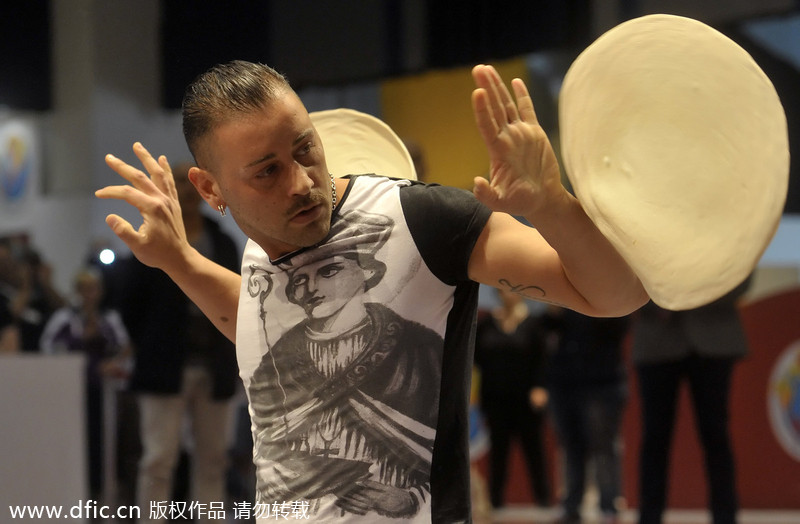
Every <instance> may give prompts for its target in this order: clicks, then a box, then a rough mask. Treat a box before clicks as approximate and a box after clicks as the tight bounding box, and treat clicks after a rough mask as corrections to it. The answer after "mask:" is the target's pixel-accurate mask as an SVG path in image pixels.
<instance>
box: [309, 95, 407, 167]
mask: <svg viewBox="0 0 800 524" xmlns="http://www.w3.org/2000/svg"><path fill="white" fill-rule="evenodd" d="M310 116H311V122H312V123H313V124H314V128H315V129H316V130H317V133H319V136H320V139H321V140H322V146H323V148H324V149H325V159H326V161H327V163H328V169H329V170H330V171H331V173H333V174H334V175H348V174H363V173H377V174H379V175H385V176H390V177H395V178H408V179H411V180H416V179H417V173H416V170H415V169H414V161H413V160H412V159H411V155H410V154H409V152H408V149H406V146H405V144H404V143H403V141H402V140H401V139H400V137H399V136H397V134H396V133H395V132H394V130H392V128H390V127H389V126H388V125H387V124H386V123H385V122H383V121H382V120H380V119H378V118H376V117H374V116H372V115H369V114H367V113H362V112H361V111H356V110H355V109H347V108H340V109H328V110H324V111H314V112H312V113H310Z"/></svg>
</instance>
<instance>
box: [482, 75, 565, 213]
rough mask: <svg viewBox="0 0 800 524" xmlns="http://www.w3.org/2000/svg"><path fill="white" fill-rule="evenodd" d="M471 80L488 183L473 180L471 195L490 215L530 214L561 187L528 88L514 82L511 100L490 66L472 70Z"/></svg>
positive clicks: (553, 154)
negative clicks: (482, 204) (504, 213)
mask: <svg viewBox="0 0 800 524" xmlns="http://www.w3.org/2000/svg"><path fill="white" fill-rule="evenodd" d="M472 77H473V79H474V81H475V85H476V86H477V87H476V89H475V90H474V91H473V93H472V107H473V112H474V114H475V121H476V123H477V126H478V130H479V131H480V133H481V136H482V137H483V141H484V142H485V143H486V148H487V149H488V152H489V180H486V179H485V178H482V177H477V178H475V187H474V190H473V191H474V193H475V196H476V197H477V198H478V199H479V200H480V201H481V202H483V203H484V204H486V205H487V206H489V207H490V208H492V209H493V210H495V211H504V212H506V213H510V214H512V215H519V216H531V215H533V214H535V213H536V211H538V210H539V209H540V208H541V206H543V205H545V204H547V203H548V202H547V200H548V198H551V197H554V196H558V195H561V194H563V193H564V188H563V186H562V185H561V174H560V172H559V169H558V162H557V160H556V156H555V153H553V148H552V147H551V145H550V141H549V140H548V138H547V135H546V134H545V132H544V130H543V129H542V127H541V126H540V125H539V121H538V120H537V118H536V112H535V111H534V108H533V102H532V101H531V97H530V95H529V94H528V89H527V87H526V86H525V83H524V82H523V81H522V80H520V79H519V78H515V79H514V80H512V82H511V87H512V89H513V90H514V98H512V97H511V93H510V92H509V90H508V88H507V87H506V85H505V84H504V83H503V80H502V78H500V75H499V74H498V72H497V71H496V70H495V68H494V67H492V66H487V65H478V66H475V67H474V68H473V70H472Z"/></svg>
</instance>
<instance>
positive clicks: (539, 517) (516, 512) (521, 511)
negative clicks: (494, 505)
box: [492, 501, 800, 524]
mask: <svg viewBox="0 0 800 524" xmlns="http://www.w3.org/2000/svg"><path fill="white" fill-rule="evenodd" d="M798 503H799V504H800V501H798ZM558 516H559V513H558V510H557V509H541V508H536V507H532V506H510V507H506V508H503V509H500V510H496V511H494V512H493V514H492V522H495V523H498V524H522V523H533V522H535V523H539V524H550V523H552V522H555V520H556V519H557V518H558ZM636 518H637V514H636V512H635V511H633V510H629V511H624V512H623V513H622V514H621V515H620V522H621V523H623V524H635V523H636ZM599 522H600V520H599V515H597V514H596V513H591V512H590V513H589V514H588V515H585V518H584V524H595V523H599ZM710 522H711V517H710V516H709V514H708V512H707V511H703V510H669V511H667V512H666V515H665V518H664V524H710ZM739 524H800V507H798V509H797V511H783V510H778V511H775V510H748V509H744V510H741V511H740V512H739Z"/></svg>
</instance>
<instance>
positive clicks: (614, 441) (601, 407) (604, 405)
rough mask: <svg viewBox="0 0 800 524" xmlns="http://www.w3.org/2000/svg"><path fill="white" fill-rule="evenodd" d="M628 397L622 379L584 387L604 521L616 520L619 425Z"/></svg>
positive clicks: (619, 478) (619, 487)
mask: <svg viewBox="0 0 800 524" xmlns="http://www.w3.org/2000/svg"><path fill="white" fill-rule="evenodd" d="M627 398H628V390H627V385H626V384H625V383H609V384H602V385H600V386H597V387H591V388H587V389H586V403H587V411H588V421H589V439H588V441H589V449H590V453H589V454H590V455H591V456H592V457H593V458H594V460H595V467H594V471H595V476H596V479H597V488H598V491H599V492H600V511H601V512H602V514H603V522H607V523H610V522H616V519H617V513H618V510H619V508H618V507H617V502H618V499H619V498H620V496H621V494H622V442H621V435H620V425H621V423H622V414H623V412H624V409H625V403H626V401H627Z"/></svg>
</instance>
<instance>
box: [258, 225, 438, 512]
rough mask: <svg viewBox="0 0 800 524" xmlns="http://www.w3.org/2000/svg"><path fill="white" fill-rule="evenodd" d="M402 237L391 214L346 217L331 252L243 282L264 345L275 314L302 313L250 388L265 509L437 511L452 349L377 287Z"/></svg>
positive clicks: (326, 248)
mask: <svg viewBox="0 0 800 524" xmlns="http://www.w3.org/2000/svg"><path fill="white" fill-rule="evenodd" d="M393 229H394V221H393V220H392V219H391V218H389V217H387V216H384V215H376V214H368V213H364V212H360V211H351V212H348V213H342V214H341V215H340V216H339V217H337V219H336V221H335V222H334V223H333V224H332V227H331V232H330V234H329V236H328V239H327V240H326V242H325V243H324V244H323V245H321V246H319V247H316V248H314V249H311V250H308V251H304V252H301V253H298V254H296V255H294V256H292V257H291V258H290V259H289V260H287V261H285V262H279V263H277V264H276V265H274V266H272V268H270V269H267V268H264V267H256V266H251V267H250V270H249V275H245V278H247V279H248V281H247V286H248V292H249V294H250V296H251V297H254V298H257V300H258V302H259V304H260V315H261V318H260V322H261V326H262V329H263V330H264V331H265V333H264V336H265V339H266V340H268V341H269V340H273V339H272V338H271V337H270V335H268V334H267V333H266V331H269V329H268V325H267V324H268V322H267V320H268V319H269V311H275V310H276V309H277V308H296V309H297V310H298V311H299V313H300V314H298V316H297V317H296V318H297V319H299V321H298V322H297V323H296V324H294V325H290V326H286V327H285V328H284V329H283V330H282V332H281V333H280V336H279V337H276V339H275V341H274V343H271V344H270V343H269V342H268V343H267V346H268V351H267V353H266V354H265V355H264V356H263V357H262V359H261V362H260V364H259V366H258V367H257V369H256V370H255V372H254V374H253V376H252V380H251V381H250V384H249V386H248V394H249V397H250V402H251V406H252V409H251V413H252V415H253V427H254V439H255V447H254V449H255V452H254V453H255V456H254V460H255V462H256V465H257V493H258V499H257V501H256V502H260V503H262V504H274V503H275V502H283V501H300V500H305V501H308V502H309V503H310V504H309V513H310V514H312V515H314V514H320V515H322V514H324V515H328V516H333V517H336V516H344V515H346V514H354V515H369V514H372V515H375V514H378V515H381V516H382V517H385V518H390V519H391V518H403V519H408V518H412V517H414V516H415V515H416V514H417V513H418V512H419V510H420V507H421V506H423V505H427V504H428V503H429V499H430V466H431V458H432V453H433V443H434V437H435V429H434V428H435V426H436V418H437V414H438V407H439V406H438V404H439V402H438V398H439V377H440V375H441V362H442V346H443V340H442V337H441V336H440V335H439V334H437V333H436V332H435V331H433V330H432V329H429V328H428V327H426V326H424V325H423V324H421V323H419V322H416V321H413V320H410V319H407V318H403V317H402V316H400V315H399V314H398V313H397V312H395V311H393V310H392V309H390V308H389V307H387V306H385V305H383V304H385V303H386V302H387V301H386V297H385V296H378V295H381V293H379V292H376V290H375V288H376V286H378V284H380V283H381V282H382V281H383V280H384V279H385V278H386V277H387V275H386V272H387V266H386V264H385V263H384V262H382V261H381V260H380V254H381V250H382V248H384V246H385V244H386V242H387V241H389V240H390V237H391V235H392V231H393ZM397 265H398V264H394V266H397ZM383 289H385V286H384V288H383ZM272 336H273V337H274V335H272ZM411 399H425V400H426V402H422V403H421V402H418V401H417V402H415V401H413V400H411Z"/></svg>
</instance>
